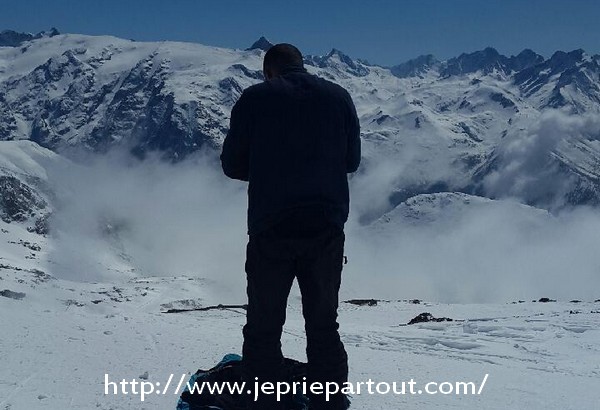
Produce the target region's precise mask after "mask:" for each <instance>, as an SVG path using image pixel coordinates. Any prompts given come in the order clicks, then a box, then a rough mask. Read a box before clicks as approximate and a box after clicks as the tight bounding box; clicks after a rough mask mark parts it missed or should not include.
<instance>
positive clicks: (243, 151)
mask: <svg viewBox="0 0 600 410" xmlns="http://www.w3.org/2000/svg"><path fill="white" fill-rule="evenodd" d="M246 107H247V105H244V94H243V93H242V95H241V96H240V98H239V99H238V101H237V102H236V103H235V105H234V106H233V109H232V110H231V119H230V121H229V132H228V133H227V136H226V137H225V141H224V142H223V151H222V152H221V166H222V167H223V172H224V173H225V175H227V176H228V177H229V178H232V179H239V180H241V181H248V173H249V162H250V144H249V140H248V139H249V136H248V122H247V118H248V112H246V110H247V108H246Z"/></svg>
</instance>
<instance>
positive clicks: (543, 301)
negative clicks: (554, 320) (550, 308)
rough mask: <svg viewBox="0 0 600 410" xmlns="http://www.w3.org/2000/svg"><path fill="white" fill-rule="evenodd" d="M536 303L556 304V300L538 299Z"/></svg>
mask: <svg viewBox="0 0 600 410" xmlns="http://www.w3.org/2000/svg"><path fill="white" fill-rule="evenodd" d="M534 302H535V300H534ZM538 302H541V303H548V302H556V299H550V298H540V299H539V300H538Z"/></svg>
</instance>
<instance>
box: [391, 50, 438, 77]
mask: <svg viewBox="0 0 600 410" xmlns="http://www.w3.org/2000/svg"><path fill="white" fill-rule="evenodd" d="M439 64H440V60H438V59H437V58H435V56H434V55H433V54H425V55H421V56H419V57H417V58H413V59H412V60H408V61H407V62H405V63H402V64H398V65H396V66H393V67H391V68H390V70H391V72H392V74H393V75H395V76H396V77H400V78H405V77H413V76H419V75H421V74H424V73H425V72H426V71H427V70H429V69H430V68H433V67H436V66H438V65H439Z"/></svg>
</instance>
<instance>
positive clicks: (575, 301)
mask: <svg viewBox="0 0 600 410" xmlns="http://www.w3.org/2000/svg"><path fill="white" fill-rule="evenodd" d="M570 303H581V300H579V299H573V300H571V301H570Z"/></svg>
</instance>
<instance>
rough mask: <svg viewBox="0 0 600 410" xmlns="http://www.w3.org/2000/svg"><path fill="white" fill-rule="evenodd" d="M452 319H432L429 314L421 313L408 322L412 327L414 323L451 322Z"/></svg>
mask: <svg viewBox="0 0 600 410" xmlns="http://www.w3.org/2000/svg"><path fill="white" fill-rule="evenodd" d="M453 321H454V319H450V318H449V317H433V315H432V314H431V313H428V312H424V313H421V314H419V315H417V316H415V317H414V318H412V319H411V320H410V322H408V324H409V325H414V324H415V323H425V322H453Z"/></svg>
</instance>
